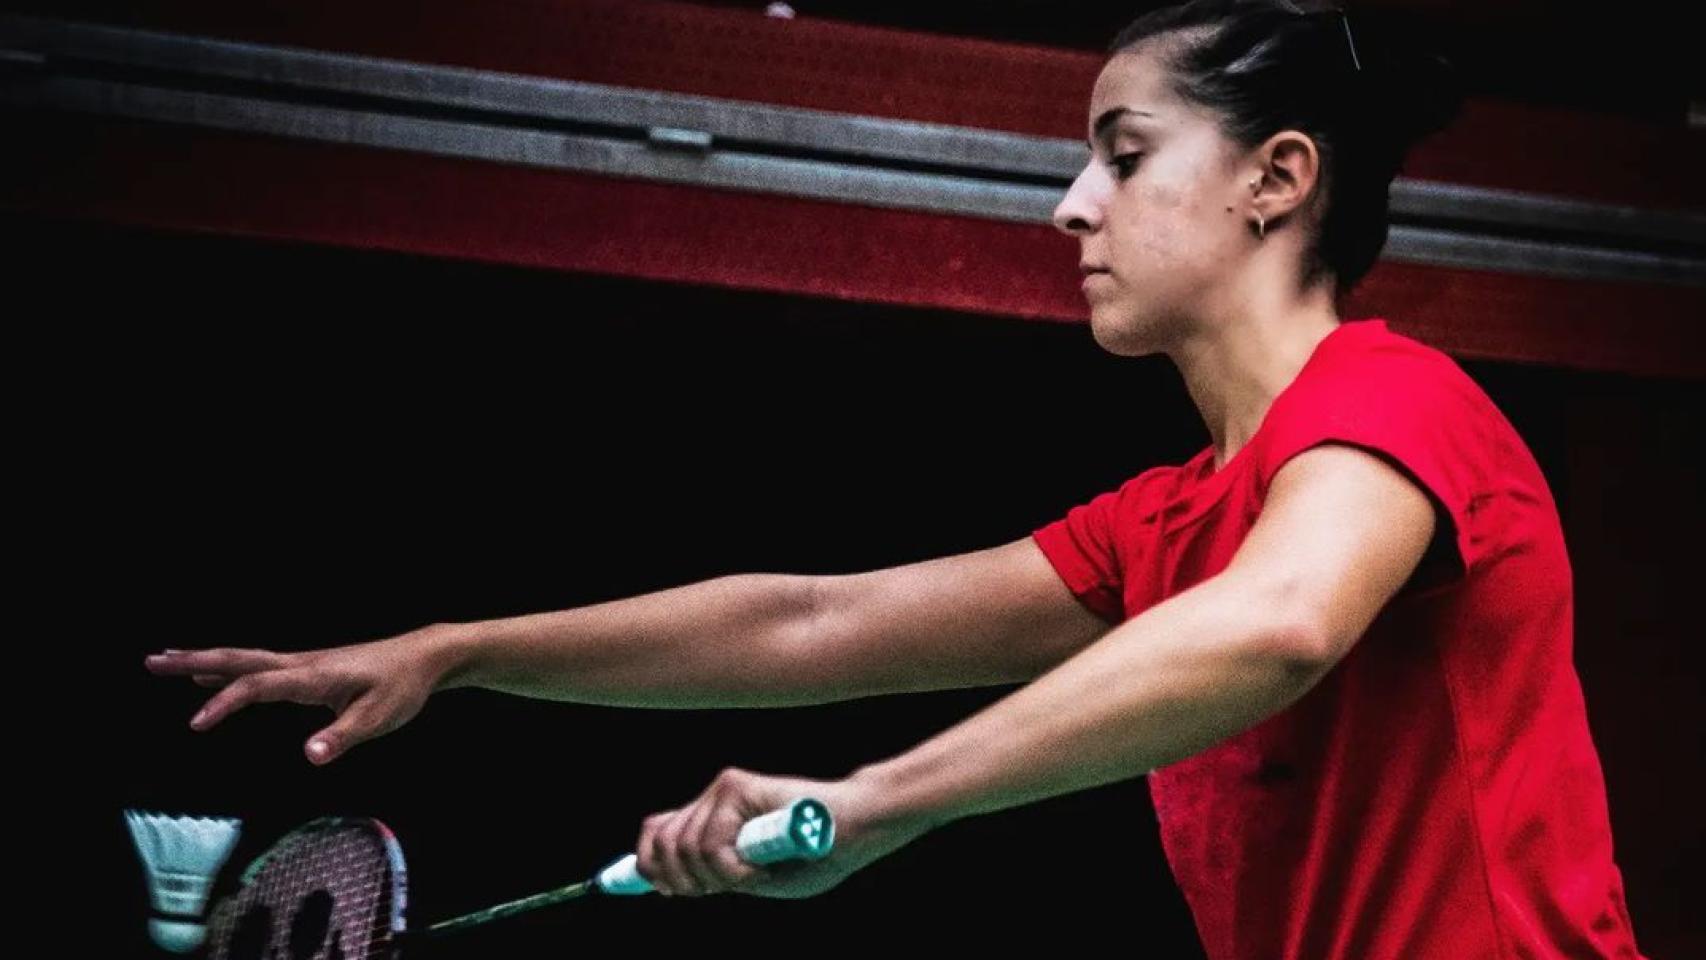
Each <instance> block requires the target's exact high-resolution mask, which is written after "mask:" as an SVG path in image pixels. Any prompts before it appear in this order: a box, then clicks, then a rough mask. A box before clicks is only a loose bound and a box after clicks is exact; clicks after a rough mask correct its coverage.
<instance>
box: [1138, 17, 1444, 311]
mask: <svg viewBox="0 0 1706 960" xmlns="http://www.w3.org/2000/svg"><path fill="white" fill-rule="evenodd" d="M1152 40H1153V41H1155V42H1154V43H1153V44H1152V46H1153V48H1154V49H1155V51H1156V52H1157V54H1158V55H1159V56H1160V58H1161V62H1162V64H1163V66H1164V67H1165V68H1166V70H1167V72H1168V74H1169V75H1170V84H1169V85H1170V88H1171V89H1172V91H1173V92H1174V94H1175V95H1176V96H1178V97H1179V98H1180V99H1182V100H1185V101H1186V102H1188V103H1194V104H1197V105H1199V106H1203V107H1207V108H1209V109H1211V110H1213V111H1215V112H1216V113H1218V114H1219V115H1220V118H1221V120H1220V127H1221V130H1222V131H1223V132H1224V133H1225V134H1226V135H1227V136H1228V137H1229V138H1230V139H1232V140H1234V141H1235V142H1237V143H1240V144H1242V145H1243V146H1245V147H1255V146H1257V145H1259V144H1261V143H1262V142H1263V141H1265V140H1266V139H1267V138H1268V137H1270V136H1272V135H1274V134H1275V133H1278V132H1279V131H1281V130H1288V129H1290V130H1299V131H1302V132H1303V133H1306V134H1308V135H1309V136H1310V138H1311V139H1313V140H1314V141H1315V146H1316V149H1317V151H1318V152H1319V153H1320V155H1321V178H1320V185H1319V186H1318V187H1317V190H1322V189H1324V190H1325V197H1324V202H1325V209H1324V211H1323V214H1322V216H1321V218H1320V221H1319V224H1318V230H1319V232H1318V233H1317V234H1316V235H1315V236H1314V240H1315V242H1314V243H1313V244H1312V245H1311V247H1310V248H1309V253H1308V254H1307V255H1306V257H1305V262H1304V264H1303V278H1302V279H1303V283H1304V284H1305V285H1308V284H1310V283H1313V282H1315V281H1316V280H1318V279H1320V278H1322V277H1324V276H1326V275H1327V274H1328V273H1331V274H1332V275H1333V276H1334V278H1335V280H1336V283H1337V286H1338V293H1340V294H1343V293H1345V292H1347V291H1349V290H1350V289H1351V288H1352V287H1354V286H1355V285H1356V284H1357V283H1358V282H1359V281H1360V280H1362V278H1363V276H1364V275H1365V274H1367V273H1368V271H1369V269H1370V268H1372V267H1373V266H1374V261H1375V260H1376V259H1377V258H1378V257H1379V256H1380V251H1381V249H1382V248H1383V247H1385V246H1386V233H1387V212H1388V211H1387V202H1388V198H1387V190H1388V188H1389V187H1390V186H1391V184H1392V178H1393V177H1396V176H1397V175H1398V170H1399V167H1400V166H1402V164H1403V162H1404V156H1405V154H1407V153H1408V152H1409V150H1410V148H1411V147H1412V146H1414V145H1415V143H1416V142H1417V141H1419V140H1421V139H1423V138H1425V137H1427V136H1428V135H1430V134H1432V133H1435V132H1437V131H1439V130H1441V129H1444V128H1445V126H1446V125H1447V124H1449V123H1450V122H1451V120H1452V118H1454V117H1455V116H1456V115H1457V112H1458V110H1459V109H1460V108H1461V107H1462V104H1463V97H1464V92H1463V87H1462V85H1461V83H1460V82H1459V78H1458V76H1457V73H1456V71H1455V70H1454V69H1453V68H1452V65H1451V64H1450V63H1449V62H1447V61H1446V60H1445V59H1444V58H1442V57H1440V56H1437V55H1434V54H1430V53H1427V52H1424V51H1422V50H1419V49H1414V48H1411V47H1407V46H1405V45H1403V44H1401V43H1398V42H1395V40H1394V38H1392V37H1390V36H1384V35H1382V34H1381V33H1380V32H1378V31H1376V30H1375V29H1373V27H1372V25H1371V24H1368V23H1366V22H1365V21H1364V20H1362V19H1360V18H1358V19H1354V20H1353V19H1346V15H1345V14H1343V13H1342V12H1341V11H1339V10H1338V9H1336V8H1332V7H1326V6H1322V5H1310V6H1307V7H1306V6H1304V5H1301V4H1298V3H1293V2H1288V0H1192V2H1190V3H1185V4H1182V5H1179V6H1173V7H1164V8H1162V9H1159V10H1155V11H1152V12H1150V13H1147V14H1145V15H1143V16H1141V17H1139V18H1137V19H1136V20H1135V21H1133V22H1132V23H1131V24H1130V25H1129V26H1127V27H1126V28H1125V29H1124V30H1122V31H1120V34H1119V36H1117V37H1115V38H1114V42H1113V44H1112V45H1111V46H1110V48H1109V54H1110V56H1112V55H1114V54H1119V53H1122V52H1125V51H1128V50H1130V49H1132V48H1133V47H1135V46H1137V45H1139V44H1142V43H1145V42H1146V41H1152Z"/></svg>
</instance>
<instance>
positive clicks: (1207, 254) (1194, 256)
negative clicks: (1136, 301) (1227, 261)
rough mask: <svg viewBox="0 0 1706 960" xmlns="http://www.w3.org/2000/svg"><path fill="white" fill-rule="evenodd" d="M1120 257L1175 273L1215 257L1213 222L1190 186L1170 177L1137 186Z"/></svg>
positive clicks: (1145, 267)
mask: <svg viewBox="0 0 1706 960" xmlns="http://www.w3.org/2000/svg"><path fill="white" fill-rule="evenodd" d="M1129 210H1130V212H1129V213H1128V215H1127V216H1126V217H1124V218H1122V219H1123V221H1124V222H1123V224H1122V225H1123V226H1124V227H1125V230H1123V231H1122V236H1120V237H1118V238H1117V240H1118V241H1119V244H1120V249H1119V251H1118V253H1117V255H1116V256H1117V257H1118V259H1119V260H1120V261H1121V262H1123V263H1125V264H1126V265H1128V266H1129V267H1135V268H1137V269H1139V270H1143V271H1150V270H1162V271H1167V272H1169V273H1175V272H1176V271H1178V270H1181V269H1184V268H1190V267H1193V266H1195V265H1199V264H1202V263H1204V262H1206V261H1209V260H1212V259H1213V257H1214V255H1215V254H1214V252H1213V251H1212V250H1211V249H1209V248H1208V247H1207V246H1206V244H1205V241H1206V240H1207V239H1208V237H1207V235H1206V234H1207V232H1208V231H1207V228H1208V227H1209V226H1210V225H1211V221H1209V220H1208V219H1207V215H1206V211H1205V209H1204V207H1203V205H1202V204H1201V203H1200V202H1199V198H1198V197H1197V195H1196V194H1195V193H1194V192H1192V191H1191V190H1190V188H1189V185H1188V184H1186V183H1180V182H1177V181H1173V180H1168V179H1166V178H1161V179H1157V180H1155V181H1152V182H1150V183H1145V184H1142V185H1139V186H1135V187H1134V192H1133V194H1132V197H1131V203H1130V208H1129Z"/></svg>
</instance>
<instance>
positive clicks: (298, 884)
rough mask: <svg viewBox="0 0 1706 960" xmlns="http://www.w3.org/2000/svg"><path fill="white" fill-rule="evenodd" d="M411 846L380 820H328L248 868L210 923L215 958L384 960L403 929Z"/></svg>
mask: <svg viewBox="0 0 1706 960" xmlns="http://www.w3.org/2000/svg"><path fill="white" fill-rule="evenodd" d="M407 900H408V872H407V870H406V869H405V866H404V863H403V848H402V846H401V845H399V844H398V843H397V838H396V836H395V835H393V834H392V833H391V831H390V829H388V828H387V827H386V826H385V825H384V824H383V823H380V822H379V821H378V820H372V819H367V818H357V817H324V818H321V819H318V820H312V821H310V822H308V823H305V824H303V825H302V826H300V827H297V828H296V829H295V830H292V831H291V832H289V833H287V834H285V835H284V836H283V837H281V838H280V839H279V841H278V842H277V843H275V844H273V845H272V846H271V847H269V848H268V849H267V850H266V852H264V853H262V854H261V855H260V856H259V857H256V858H255V860H254V862H252V863H250V864H249V866H248V868H247V869H246V870H244V871H243V876H242V879H241V880H240V881H239V886H238V888H237V891H236V892H235V893H233V894H232V895H231V896H229V897H227V898H225V899H224V900H223V901H221V902H220V905H219V906H218V907H217V908H216V909H215V910H214V913H213V916H212V918H211V919H210V921H209V923H208V927H207V929H208V938H207V957H208V960H379V958H383V957H386V956H388V955H389V954H390V953H391V951H392V947H393V946H394V945H395V944H396V942H397V939H398V936H399V935H400V934H401V933H402V932H403V910H404V907H405V906H406V905H407Z"/></svg>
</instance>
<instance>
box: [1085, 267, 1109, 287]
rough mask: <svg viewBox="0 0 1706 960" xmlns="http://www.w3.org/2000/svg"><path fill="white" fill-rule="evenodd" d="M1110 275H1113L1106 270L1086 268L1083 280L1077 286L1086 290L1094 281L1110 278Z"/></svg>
mask: <svg viewBox="0 0 1706 960" xmlns="http://www.w3.org/2000/svg"><path fill="white" fill-rule="evenodd" d="M1112 276H1113V275H1112V274H1110V273H1109V272H1108V271H1106V270H1087V271H1085V273H1084V282H1083V283H1082V284H1080V285H1079V286H1080V287H1081V288H1082V289H1085V290H1088V289H1090V287H1091V286H1093V285H1094V284H1095V283H1096V281H1098V280H1106V279H1109V278H1111V277H1112Z"/></svg>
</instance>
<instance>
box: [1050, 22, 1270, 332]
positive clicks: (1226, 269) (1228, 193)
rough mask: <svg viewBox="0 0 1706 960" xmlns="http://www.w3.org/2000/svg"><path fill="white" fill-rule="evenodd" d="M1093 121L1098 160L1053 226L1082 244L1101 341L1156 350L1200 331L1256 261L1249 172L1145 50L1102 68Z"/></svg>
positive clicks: (1210, 117) (1087, 295)
mask: <svg viewBox="0 0 1706 960" xmlns="http://www.w3.org/2000/svg"><path fill="white" fill-rule="evenodd" d="M1089 119H1090V131H1089V132H1090V145H1091V156H1090V160H1089V163H1088V164H1087V165H1086V166H1085V167H1084V171H1083V172H1082V173H1080V174H1079V175H1078V179H1077V180H1075V181H1074V182H1073V184H1072V188H1071V189H1070V190H1068V191H1067V194H1066V197H1065V199H1063V200H1062V201H1061V202H1060V206H1059V207H1057V208H1056V209H1055V213H1054V222H1055V226H1057V227H1058V228H1059V229H1061V230H1063V231H1065V232H1066V233H1069V234H1072V235H1073V236H1076V237H1077V238H1078V239H1079V244H1080V257H1079V259H1080V265H1081V266H1082V267H1083V268H1084V269H1085V270H1086V271H1087V273H1086V276H1085V279H1084V296H1085V298H1086V299H1087V300H1088V301H1089V304H1090V327H1091V331H1092V333H1093V334H1094V336H1095V338H1096V341H1097V342H1098V343H1099V344H1101V345H1102V347H1103V348H1104V349H1106V350H1108V351H1110V352H1112V353H1117V354H1120V355H1123V356H1141V355H1144V354H1149V353H1155V352H1157V351H1160V350H1164V349H1166V348H1167V346H1168V345H1169V344H1172V343H1175V342H1178V341H1179V340H1180V339H1182V338H1184V337H1185V336H1188V335H1189V334H1190V333H1191V332H1192V330H1193V329H1194V326H1195V325H1196V324H1197V323H1198V322H1199V320H1198V318H1200V317H1202V316H1205V315H1208V314H1209V312H1210V307H1211V303H1210V301H1211V299H1212V297H1213V295H1214V293H1215V291H1216V290H1217V289H1219V288H1221V287H1222V286H1223V285H1224V283H1225V281H1226V280H1227V279H1228V278H1229V277H1231V275H1232V271H1233V269H1234V266H1235V265H1236V264H1238V263H1240V262H1241V261H1242V260H1243V259H1244V258H1246V257H1248V256H1249V251H1250V249H1251V245H1252V241H1253V239H1254V238H1253V235H1252V234H1251V231H1250V229H1249V221H1250V218H1251V214H1250V210H1251V198H1252V197H1253V196H1254V191H1253V190H1252V189H1251V188H1250V185H1249V181H1250V179H1251V175H1250V172H1249V170H1246V171H1245V172H1243V173H1242V174H1241V173H1240V172H1239V170H1238V169H1237V168H1238V166H1239V161H1240V158H1241V155H1242V153H1243V152H1242V151H1239V150H1237V149H1236V148H1235V146H1234V145H1233V144H1232V143H1231V142H1230V141H1228V140H1227V139H1226V138H1225V137H1224V135H1223V134H1221V132H1220V130H1219V128H1218V127H1217V126H1216V124H1215V120H1214V117H1213V115H1212V114H1209V113H1207V112H1205V111H1204V110H1203V109H1202V108H1200V107H1196V106H1193V105H1190V104H1187V103H1185V102H1184V101H1182V100H1180V99H1178V98H1177V97H1175V96H1174V95H1173V94H1172V93H1170V92H1169V91H1168V89H1167V85H1166V77H1165V74H1164V73H1163V69H1162V67H1161V66H1160V64H1159V62H1158V60H1157V58H1156V57H1155V56H1154V55H1153V54H1151V53H1148V52H1145V48H1144V47H1142V46H1140V47H1138V48H1137V49H1136V50H1135V51H1128V52H1125V53H1121V54H1118V55H1116V56H1114V57H1113V58H1112V59H1110V60H1109V61H1108V64H1107V66H1105V67H1104V68H1103V69H1102V72H1101V75H1100V76H1098V77H1097V79H1096V86H1095V89H1094V91H1093V92H1092V93H1091V96H1090V118H1089ZM1250 169H1252V170H1253V169H1254V168H1250ZM1239 187H1241V188H1242V192H1240V191H1239V189H1238V188H1239ZM1229 208H1230V209H1229Z"/></svg>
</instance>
